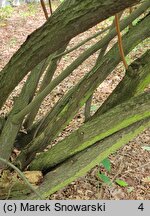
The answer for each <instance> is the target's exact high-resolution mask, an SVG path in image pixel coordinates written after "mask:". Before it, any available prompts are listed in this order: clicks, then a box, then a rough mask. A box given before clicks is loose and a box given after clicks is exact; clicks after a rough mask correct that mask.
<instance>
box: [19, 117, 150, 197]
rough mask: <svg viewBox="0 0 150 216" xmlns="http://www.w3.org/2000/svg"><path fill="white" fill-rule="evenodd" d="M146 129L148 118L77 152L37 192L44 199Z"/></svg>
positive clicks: (53, 172) (60, 165) (46, 179)
mask: <svg viewBox="0 0 150 216" xmlns="http://www.w3.org/2000/svg"><path fill="white" fill-rule="evenodd" d="M148 127H150V118H148V119H145V120H142V121H140V122H137V123H135V124H133V125H131V126H130V127H127V128H125V129H123V130H121V131H119V132H117V133H115V134H113V135H112V136H110V137H107V138H105V139H104V140H102V141H100V142H97V143H96V144H95V145H93V146H91V147H89V148H87V149H85V150H83V151H81V152H79V153H78V154H76V155H75V156H73V157H71V158H69V159H68V160H66V161H65V162H63V163H61V164H59V165H58V166H56V167H55V168H54V169H53V170H51V171H49V173H48V174H47V175H46V176H45V178H44V181H43V183H42V184H41V185H40V187H39V189H38V192H40V193H41V195H42V196H43V197H45V198H46V197H48V196H49V195H51V194H53V193H54V192H56V191H58V190H60V189H62V188H63V187H65V186H66V185H68V184H69V183H71V182H72V181H74V180H76V179H77V178H79V177H81V176H83V175H84V174H85V173H87V172H88V171H89V170H91V169H92V168H93V167H94V166H95V165H98V164H99V163H100V162H101V161H102V160H103V159H105V158H106V157H108V156H109V155H110V154H111V153H113V152H115V151H116V150H118V149H119V148H121V147H122V146H123V145H125V144H127V143H128V142H129V141H130V140H131V139H133V138H134V137H136V136H137V135H138V134H139V133H140V132H142V131H143V130H144V129H146V128H148ZM89 155H90V156H89ZM64 173H65V175H64ZM22 199H38V197H37V196H35V195H31V196H28V197H26V196H24V197H22Z"/></svg>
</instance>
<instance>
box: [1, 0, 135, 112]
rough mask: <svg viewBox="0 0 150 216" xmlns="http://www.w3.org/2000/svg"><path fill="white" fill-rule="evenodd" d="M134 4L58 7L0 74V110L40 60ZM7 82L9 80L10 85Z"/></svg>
mask: <svg viewBox="0 0 150 216" xmlns="http://www.w3.org/2000/svg"><path fill="white" fill-rule="evenodd" d="M137 2H139V0H127V1H122V0H117V1H113V0H109V1H107V2H106V1H105V0H94V1H91V0H84V1H83V0H75V1H72V0H68V1H66V2H65V3H64V4H61V5H60V7H59V9H57V10H56V12H54V14H53V15H52V16H51V17H50V18H49V19H48V21H47V22H46V23H45V24H44V25H43V26H42V27H40V28H39V29H37V30H36V31H34V32H33V33H32V34H31V35H30V36H28V38H27V40H26V41H25V43H24V44H23V45H22V46H21V48H20V49H19V50H18V51H17V52H16V54H15V55H13V57H12V58H11V60H10V61H9V63H8V64H7V65H6V66H5V67H4V69H3V70H2V71H1V73H0V98H1V100H0V108H1V107H2V105H3V103H4V102H5V100H6V99H7V97H8V95H9V94H10V93H11V91H12V90H13V89H14V88H15V87H16V85H17V84H18V83H19V82H20V81H21V80H22V79H23V77H24V76H25V75H26V74H27V73H28V72H29V71H30V70H32V69H33V68H34V67H35V66H36V65H37V64H39V63H40V62H41V61H42V60H43V59H45V58H46V57H48V56H49V55H50V54H52V53H54V52H55V51H57V50H58V49H60V48H61V47H62V46H63V45H64V44H66V43H67V42H69V40H70V39H71V38H73V37H75V36H76V35H78V34H79V33H81V32H83V31H85V30H87V29H89V28H90V27H92V26H94V25H96V24H97V23H99V22H100V21H103V20H104V19H106V18H108V17H109V16H112V15H114V14H116V13H118V12H120V11H121V10H124V9H125V8H127V7H130V6H132V5H133V4H135V3H137ZM79 11H80V12H79ZM66 32H67V34H66ZM37 53H38V55H37ZM8 80H11V83H9V85H7V83H8Z"/></svg>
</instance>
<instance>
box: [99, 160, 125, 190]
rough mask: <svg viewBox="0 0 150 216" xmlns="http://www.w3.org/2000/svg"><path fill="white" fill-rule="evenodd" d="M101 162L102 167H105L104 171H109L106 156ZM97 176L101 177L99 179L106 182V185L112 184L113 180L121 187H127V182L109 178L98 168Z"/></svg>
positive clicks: (109, 163) (108, 162)
mask: <svg viewBox="0 0 150 216" xmlns="http://www.w3.org/2000/svg"><path fill="white" fill-rule="evenodd" d="M101 164H102V165H103V167H104V168H105V169H106V171H108V172H111V162H110V160H109V159H108V158H105V159H104V160H103V161H102V162H101ZM98 177H99V178H100V179H101V181H102V182H103V183H104V184H106V185H112V183H113V181H114V182H115V183H116V184H118V185H119V186H121V187H127V186H128V183H127V182H125V181H123V180H121V179H118V178H117V179H114V180H111V179H110V178H109V177H108V176H107V175H105V174H104V173H103V172H101V171H100V170H99V171H98Z"/></svg>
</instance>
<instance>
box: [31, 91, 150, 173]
mask: <svg viewBox="0 0 150 216" xmlns="http://www.w3.org/2000/svg"><path fill="white" fill-rule="evenodd" d="M149 110H150V93H144V94H142V95H140V96H138V97H135V98H132V99H130V100H129V101H127V102H125V103H122V104H120V105H119V106H117V107H116V108H114V109H111V110H110V111H109V112H107V113H105V114H104V115H100V116H97V117H96V118H94V119H93V120H91V121H88V122H87V123H85V124H84V125H83V126H81V127H80V128H79V129H78V130H76V131H75V132H73V133H72V134H71V135H70V136H68V137H66V138H65V139H64V140H62V141H61V142H59V143H58V144H56V145H55V146H54V147H52V148H51V149H50V150H48V151H47V152H45V153H41V154H40V155H39V156H37V158H36V159H35V160H34V161H33V162H32V163H31V165H30V167H31V169H33V170H47V169H49V168H51V167H53V166H55V165H56V164H58V163H60V162H62V161H64V160H65V159H66V158H69V157H71V156H72V155H74V154H76V153H77V152H80V151H82V150H83V149H85V148H87V147H89V146H91V145H92V144H94V143H95V142H97V141H99V140H102V139H104V138H106V137H108V136H110V135H112V134H114V133H116V132H117V131H119V130H121V129H123V128H125V127H128V126H129V125H131V124H133V123H135V122H137V121H140V120H142V119H144V118H147V117H149V116H150V111H149ZM43 161H44V163H43Z"/></svg>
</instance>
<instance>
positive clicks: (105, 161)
mask: <svg viewBox="0 0 150 216" xmlns="http://www.w3.org/2000/svg"><path fill="white" fill-rule="evenodd" d="M102 164H103V166H104V168H105V169H106V170H107V171H108V172H110V170H111V163H110V160H109V159H108V158H105V159H104V160H103V161H102Z"/></svg>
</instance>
